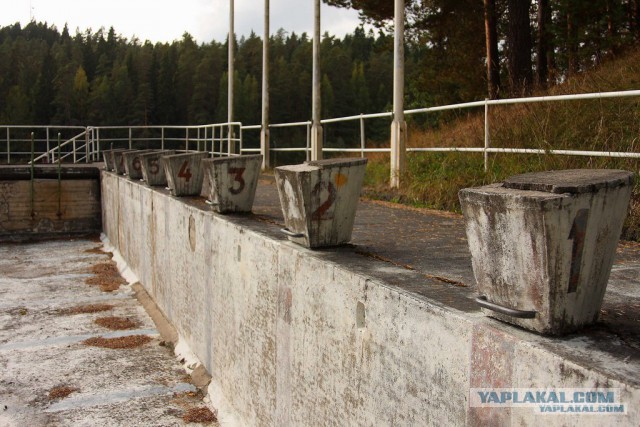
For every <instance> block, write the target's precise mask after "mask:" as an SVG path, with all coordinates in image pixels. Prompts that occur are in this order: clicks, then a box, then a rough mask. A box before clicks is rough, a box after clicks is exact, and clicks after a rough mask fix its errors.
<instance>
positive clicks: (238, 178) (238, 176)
mask: <svg viewBox="0 0 640 427" xmlns="http://www.w3.org/2000/svg"><path fill="white" fill-rule="evenodd" d="M244 171H245V168H229V175H233V185H232V186H231V188H229V192H230V193H231V194H240V193H242V190H244V186H245V184H246V183H245V182H244V178H243V177H242V175H243V174H244ZM236 182H237V183H238V186H237V187H236V184H235V183H236Z"/></svg>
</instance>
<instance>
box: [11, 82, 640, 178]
mask: <svg viewBox="0 0 640 427" xmlns="http://www.w3.org/2000/svg"><path fill="white" fill-rule="evenodd" d="M630 97H640V90H629V91H620V92H601V93H587V94H578V95H557V96H541V97H529V98H511V99H499V100H484V101H475V102H467V103H461V104H452V105H445V106H438V107H429V108H419V109H412V110H406V111H405V114H406V115H408V116H410V115H417V114H432V113H438V112H443V111H450V110H464V109H473V108H484V135H483V139H484V145H483V146H482V147H408V148H407V149H406V151H407V152H472V153H483V154H484V168H485V171H486V170H487V168H488V158H489V154H491V153H511V154H558V155H570V156H594V157H618V158H640V153H637V152H620V151H595V150H594V151H589V150H570V149H543V148H500V147H492V146H491V138H490V120H489V111H490V107H492V106H498V105H510V104H531V103H544V102H558V101H575V100H603V99H612V98H630ZM392 116H393V114H392V113H391V112H384V113H375V114H359V115H354V116H347V117H337V118H331V119H324V120H322V121H321V123H322V124H323V125H328V124H334V123H345V122H353V121H358V122H359V130H358V132H359V146H357V147H351V148H339V147H325V148H323V151H324V152H342V153H359V154H360V156H362V157H364V156H365V155H366V154H367V153H389V152H390V151H391V148H390V147H388V146H387V147H368V146H367V142H368V140H367V137H366V122H367V120H370V119H380V118H387V119H389V120H391V119H392V118H393V117H392ZM389 124H390V123H389ZM295 127H304V128H305V130H306V141H305V144H304V146H297V147H296V146H293V147H274V146H272V147H270V151H271V152H303V153H305V155H306V158H307V160H308V159H309V156H310V152H311V121H303V122H292V123H276V124H271V125H270V126H269V128H270V129H279V128H295ZM260 129H261V126H260V125H249V126H243V125H242V123H240V122H233V123H217V124H210V125H201V126H98V127H87V128H84V127H78V126H0V147H2V146H4V147H5V148H6V149H5V152H4V153H2V152H1V151H0V158H1V159H3V160H6V162H7V163H11V162H12V160H13V159H27V160H29V159H30V158H31V157H30V154H31V153H30V152H29V150H28V149H27V148H25V147H28V144H29V143H30V137H29V136H28V135H27V133H28V132H34V133H35V134H36V136H35V138H34V141H35V146H36V147H40V148H36V149H35V157H33V159H34V162H40V161H45V162H51V163H53V162H55V161H57V160H56V156H57V155H58V154H57V153H58V151H60V155H59V158H58V160H60V161H63V160H65V159H68V158H71V159H72V160H73V162H82V161H85V162H90V161H99V160H100V153H101V151H102V150H105V149H108V148H131V149H133V148H153V149H163V150H164V149H175V150H177V151H194V150H196V151H207V152H209V153H210V154H211V156H223V155H230V154H231V155H233V154H234V153H240V154H243V153H256V152H260V150H261V149H260V147H259V143H258V144H257V148H256V147H255V144H254V146H251V147H249V146H246V144H245V139H244V138H243V133H244V132H247V131H258V130H260ZM56 131H57V132H58V133H59V132H66V133H67V135H65V137H64V138H63V140H64V141H63V142H61V143H59V144H58V143H57V142H55V141H54V139H53V138H54V137H56V136H57V135H56V134H55V132H56ZM70 132H75V133H74V134H73V135H68V133H70ZM325 134H326V133H325ZM4 135H6V137H5V138H4V144H3V139H2V136H4ZM82 141H83V142H82ZM58 145H59V147H58ZM272 145H273V144H272ZM12 147H17V149H15V150H12ZM60 149H62V150H60Z"/></svg>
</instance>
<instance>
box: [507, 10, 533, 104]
mask: <svg viewBox="0 0 640 427" xmlns="http://www.w3.org/2000/svg"><path fill="white" fill-rule="evenodd" d="M508 7H509V25H508V37H507V46H508V52H509V56H508V59H509V77H510V79H511V91H512V93H513V94H514V95H517V96H520V95H524V94H527V93H528V92H529V91H530V90H531V83H532V80H533V71H532V64H531V49H532V47H533V46H532V45H533V43H532V41H531V21H530V18H529V9H530V7H531V0H508Z"/></svg>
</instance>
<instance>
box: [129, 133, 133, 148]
mask: <svg viewBox="0 0 640 427" xmlns="http://www.w3.org/2000/svg"><path fill="white" fill-rule="evenodd" d="M132 148H133V145H132V143H131V128H129V150H131V149H132Z"/></svg>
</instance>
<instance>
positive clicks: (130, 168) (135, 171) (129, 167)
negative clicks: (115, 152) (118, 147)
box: [122, 150, 153, 181]
mask: <svg viewBox="0 0 640 427" xmlns="http://www.w3.org/2000/svg"><path fill="white" fill-rule="evenodd" d="M151 151H153V150H136V151H126V152H124V154H123V155H122V158H123V159H124V170H125V174H126V175H127V176H128V177H129V179H133V180H136V181H137V180H140V179H142V165H141V163H140V155H141V154H144V153H149V152H151Z"/></svg>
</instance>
